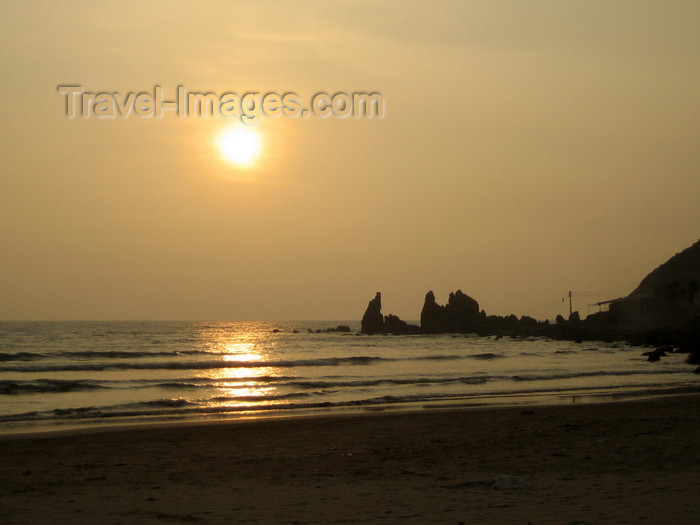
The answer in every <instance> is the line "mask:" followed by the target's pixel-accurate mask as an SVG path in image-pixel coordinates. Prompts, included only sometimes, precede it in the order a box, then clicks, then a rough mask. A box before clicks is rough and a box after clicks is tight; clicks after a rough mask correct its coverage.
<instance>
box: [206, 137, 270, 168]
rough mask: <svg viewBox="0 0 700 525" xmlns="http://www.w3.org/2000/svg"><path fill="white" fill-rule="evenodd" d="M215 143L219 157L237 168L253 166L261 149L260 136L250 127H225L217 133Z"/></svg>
mask: <svg viewBox="0 0 700 525" xmlns="http://www.w3.org/2000/svg"><path fill="white" fill-rule="evenodd" d="M217 144H218V146H219V152H220V153H221V157H222V158H223V159H224V160H225V161H226V162H228V163H229V164H231V165H233V166H236V167H238V168H250V167H253V166H254V165H255V163H256V162H257V160H258V158H259V157H260V152H261V151H262V138H261V136H260V134H259V133H258V132H257V131H255V130H254V129H251V128H244V127H240V128H233V129H227V130H226V131H224V132H223V133H221V134H220V135H219V137H218V140H217Z"/></svg>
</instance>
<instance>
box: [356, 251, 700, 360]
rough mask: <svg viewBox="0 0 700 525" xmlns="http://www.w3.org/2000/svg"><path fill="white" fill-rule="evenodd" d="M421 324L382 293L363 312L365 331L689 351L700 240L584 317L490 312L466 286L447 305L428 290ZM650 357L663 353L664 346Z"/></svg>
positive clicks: (698, 311) (699, 284)
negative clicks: (389, 306) (387, 310)
mask: <svg viewBox="0 0 700 525" xmlns="http://www.w3.org/2000/svg"><path fill="white" fill-rule="evenodd" d="M420 322H421V325H420V327H417V326H414V325H409V324H407V323H405V322H404V321H401V319H399V318H398V317H396V316H395V315H388V316H386V317H383V316H382V313H381V294H380V293H379V292H377V295H376V297H375V298H374V299H373V300H372V301H370V302H369V305H368V307H367V311H366V312H365V315H364V317H363V318H362V331H363V332H364V333H371V334H372V333H374V334H376V333H394V334H405V333H424V334H436V333H447V332H454V333H477V334H479V335H483V336H486V335H496V336H499V337H501V336H514V337H523V336H546V337H552V338H556V339H569V340H574V341H583V340H595V339H598V340H607V341H613V340H622V339H626V340H628V341H630V342H631V343H633V344H637V343H639V344H650V345H657V344H666V345H667V344H672V345H673V346H678V347H680V348H679V350H678V351H685V352H687V353H691V352H693V351H694V350H695V349H697V347H698V344H699V343H700V241H698V242H696V243H695V244H693V245H692V246H691V247H690V248H688V249H686V250H684V251H682V252H681V253H679V254H676V255H675V256H673V257H671V259H669V260H668V261H667V262H666V263H664V264H662V265H661V266H659V267H658V268H657V269H656V270H654V271H653V272H651V273H650V274H649V275H647V277H645V278H644V279H643V280H642V282H641V283H640V284H639V286H638V287H637V289H635V290H634V291H633V292H632V293H631V294H630V295H628V296H627V297H624V298H621V299H617V300H615V301H612V302H611V303H610V310H609V311H607V312H599V313H596V314H593V315H589V316H588V317H587V318H586V319H581V317H580V315H579V313H578V312H573V313H572V314H571V315H570V316H569V318H568V319H565V318H564V317H563V316H561V315H557V317H556V322H555V323H552V324H550V323H549V322H548V321H544V322H541V321H537V320H535V319H533V318H531V317H527V316H523V317H521V318H518V317H516V316H515V315H508V316H505V317H502V316H495V315H488V316H487V315H486V312H484V311H479V303H478V302H477V301H476V300H474V299H473V298H471V297H469V296H468V295H467V294H465V293H463V292H462V291H461V290H457V291H456V292H453V293H450V296H449V299H448V302H447V304H446V305H440V304H438V303H437V301H436V300H435V294H434V293H433V292H432V290H431V291H429V292H428V293H427V294H426V295H425V300H424V302H423V309H422V310H421V316H420ZM648 357H649V358H650V360H658V359H657V358H660V357H662V355H660V354H659V353H658V352H657V353H654V354H653V355H649V356H648Z"/></svg>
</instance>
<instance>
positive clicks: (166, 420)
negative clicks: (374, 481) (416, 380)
mask: <svg viewBox="0 0 700 525" xmlns="http://www.w3.org/2000/svg"><path fill="white" fill-rule="evenodd" d="M696 394H698V395H700V387H698V386H695V385H683V386H673V387H668V388H664V387H657V388H647V387H634V388H629V387H626V386H625V387H619V389H611V388H597V387H594V388H591V389H571V390H556V391H550V392H542V391H532V392H521V393H518V394H483V395H475V396H469V397H463V398H462V397H458V398H454V399H449V400H434V401H420V402H401V403H387V404H377V405H357V406H336V407H329V408H325V407H321V408H300V409H296V408H285V409H274V408H271V409H267V410H251V411H245V410H243V411H240V412H231V413H224V414H220V415H218V414H193V415H170V416H140V417H127V418H105V419H102V420H95V419H88V420H76V421H70V420H69V421H60V420H59V421H51V422H43V421H21V422H15V423H5V424H3V425H0V441H4V440H6V439H32V438H34V437H37V438H40V437H44V436H46V437H54V436H61V435H69V434H70V435H72V434H82V433H96V432H110V431H121V430H135V429H140V428H144V429H148V428H158V427H161V426H164V427H173V426H174V427H182V426H190V425H191V426H199V425H205V426H206V425H209V424H216V425H218V424H227V423H231V424H235V423H236V422H239V421H240V422H243V421H266V420H277V419H297V418H299V419H308V418H333V417H346V416H348V417H352V416H356V415H358V416H359V415H362V414H378V415H381V414H400V413H420V412H430V411H447V410H488V409H496V408H530V409H532V408H536V407H556V406H569V405H577V404H578V405H595V404H607V403H624V402H627V401H636V400H645V399H655V398H660V397H675V396H685V395H696Z"/></svg>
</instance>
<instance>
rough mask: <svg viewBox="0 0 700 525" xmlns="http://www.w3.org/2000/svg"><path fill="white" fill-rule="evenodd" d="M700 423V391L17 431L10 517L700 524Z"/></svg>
mask: <svg viewBox="0 0 700 525" xmlns="http://www.w3.org/2000/svg"><path fill="white" fill-rule="evenodd" d="M699 412H700V395H698V394H692V395H681V396H663V397H654V398H641V399H635V400H632V401H621V402H610V403H597V404H580V405H579V404H575V405H555V406H544V405H542V406H539V405H538V406H527V407H523V406H520V407H480V408H478V409H464V408H453V409H447V410H422V411H403V412H398V411H381V412H359V413H354V414H349V415H340V416H339V415H330V416H312V417H290V418H265V419H259V420H237V421H236V420H234V421H213V422H208V423H207V424H195V425H192V424H173V425H155V426H152V427H144V426H139V427H137V428H129V429H120V430H119V431H112V430H106V431H99V432H78V433H63V434H62V435H52V436H48V435H47V436H33V437H30V438H22V439H13V438H12V437H7V436H6V437H5V438H4V439H3V440H2V447H0V461H2V464H3V475H2V476H1V477H0V503H2V506H1V507H0V519H2V521H3V523H17V524H25V523H27V524H28V523H44V522H46V521H47V520H48V521H51V522H53V523H69V522H75V521H84V520H88V521H92V522H97V521H99V522H100V523H126V522H132V523H133V522H138V523H164V522H166V523H182V522H192V523H203V524H206V523H233V522H236V523H319V524H320V523H338V522H346V523H376V522H381V523H406V522H409V523H451V524H453V525H454V524H456V523H460V522H462V523H521V524H525V523H528V521H530V522H531V523H532V524H533V525H538V524H543V523H544V524H546V523H552V524H553V523H573V522H577V523H581V524H592V523H630V522H635V523H636V522H647V523H662V522H663V523H674V524H684V523H695V522H697V510H696V508H695V505H694V501H695V499H696V494H695V492H696V486H697V482H698V480H700V468H699V467H697V465H700V447H697V441H698V439H699V438H700V418H698V417H697V414H698V413H699ZM669 495H672V497H671V496H669Z"/></svg>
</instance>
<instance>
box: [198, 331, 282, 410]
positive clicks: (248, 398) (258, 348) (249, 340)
mask: <svg viewBox="0 0 700 525" xmlns="http://www.w3.org/2000/svg"><path fill="white" fill-rule="evenodd" d="M235 335H236V339H237V341H230V338H231V335H230V334H221V336H220V337H221V338H220V339H219V340H218V341H212V343H214V344H213V345H212V346H213V347H214V348H216V349H217V353H219V354H220V355H221V359H222V360H223V361H225V362H229V363H230V364H231V366H230V367H226V368H217V369H208V370H206V371H202V374H201V376H200V377H203V378H206V379H209V380H212V381H213V382H214V384H215V385H216V393H215V394H213V395H212V396H211V397H210V398H209V400H208V404H209V406H211V407H217V408H226V407H230V408H232V409H234V408H235V409H240V408H244V407H248V406H260V405H271V404H274V403H275V399H276V398H277V397H278V396H279V392H278V388H277V387H276V386H275V385H274V384H270V383H272V382H274V380H275V379H274V378H276V377H281V376H282V371H281V369H279V368H277V367H272V366H265V365H264V363H265V362H266V361H268V360H269V356H270V353H271V351H273V350H274V342H271V341H270V340H269V339H268V338H265V337H264V336H262V335H261V334H240V333H238V334H235ZM222 339H223V340H222ZM226 339H228V340H226ZM241 339H246V340H244V341H241ZM261 339H263V341H261ZM261 343H262V344H261ZM256 362H260V363H261V366H255V363H256ZM237 365H238V366H237Z"/></svg>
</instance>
